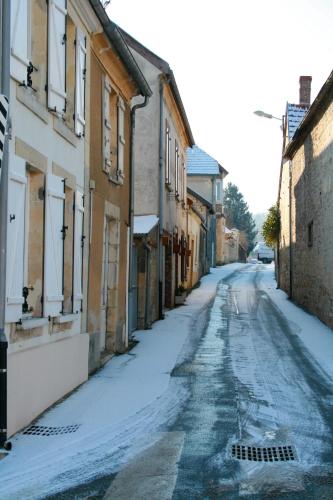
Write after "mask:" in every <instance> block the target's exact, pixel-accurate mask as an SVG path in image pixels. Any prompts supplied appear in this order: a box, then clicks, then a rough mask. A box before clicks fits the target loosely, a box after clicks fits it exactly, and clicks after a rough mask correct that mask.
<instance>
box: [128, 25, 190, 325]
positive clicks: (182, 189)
mask: <svg viewBox="0 0 333 500" xmlns="http://www.w3.org/2000/svg"><path fill="white" fill-rule="evenodd" d="M123 36H124V38H125V40H126V42H127V43H128V44H129V46H130V48H131V50H132V52H133V55H134V57H135V60H136V62H137V64H138V65H139V67H140V69H141V71H142V72H143V74H144V76H145V78H146V80H147V81H148V83H149V86H150V87H151V89H152V91H153V95H152V96H151V98H150V100H149V104H148V106H147V107H145V108H143V109H141V110H138V113H137V118H136V130H135V145H134V155H135V174H134V183H135V193H134V200H135V201H134V210H135V215H136V216H140V215H155V216H157V217H158V218H159V221H160V224H159V227H160V235H159V241H158V268H157V275H158V287H159V288H158V296H159V317H162V311H163V308H164V307H166V308H170V307H173V306H174V303H175V293H176V292H177V290H178V289H179V287H185V286H186V272H187V269H186V250H187V247H188V234H187V231H188V229H187V210H188V207H187V201H186V186H187V180H186V149H187V148H188V147H189V146H191V145H192V144H193V138H192V133H191V130H190V127H189V124H188V121H187V117H186V114H185V110H184V108H183V105H182V102H181V99H180V95H179V92H178V89H177V85H176V82H175V79H174V76H173V73H172V71H171V69H170V67H169V65H168V64H167V63H166V62H165V61H163V60H162V59H161V58H159V57H158V56H156V55H155V54H153V53H152V52H150V51H149V49H147V48H146V47H144V46H143V45H142V44H140V43H139V42H137V41H136V40H134V39H133V38H132V37H131V36H130V35H128V34H127V33H125V32H123Z"/></svg>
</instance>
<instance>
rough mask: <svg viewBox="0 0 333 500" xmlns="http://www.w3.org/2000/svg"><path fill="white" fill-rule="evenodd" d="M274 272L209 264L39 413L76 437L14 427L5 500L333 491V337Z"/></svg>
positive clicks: (332, 494) (1, 470)
mask: <svg viewBox="0 0 333 500" xmlns="http://www.w3.org/2000/svg"><path fill="white" fill-rule="evenodd" d="M273 272H274V268H273V267H272V266H267V265H263V264H254V265H253V264H233V265H230V266H223V267H220V268H216V269H212V272H211V273H210V274H209V275H207V276H206V277H204V278H203V279H202V283H201V286H200V287H199V288H198V289H196V290H194V291H193V292H192V294H191V295H190V296H189V297H188V298H187V303H186V305H185V306H182V307H179V308H176V309H175V310H173V311H170V312H168V313H167V315H166V318H165V320H163V321H160V322H157V323H156V324H155V325H154V329H153V330H151V331H141V332H137V333H136V336H137V338H138V339H139V340H140V342H139V344H138V345H137V346H136V347H135V348H134V349H133V350H132V351H131V353H128V354H126V355H124V356H123V357H118V358H115V359H113V360H112V361H111V362H110V363H109V364H108V365H107V366H106V367H105V368H103V369H102V370H100V371H99V372H98V373H97V374H96V375H95V376H94V377H92V378H91V379H90V381H89V382H88V383H87V384H84V385H83V386H82V387H81V388H80V389H79V390H78V391H77V392H76V393H74V394H73V395H72V396H70V397H69V398H67V399H66V400H65V401H63V402H62V403H61V404H59V405H58V406H57V407H55V408H54V409H53V410H51V411H50V412H47V413H46V414H45V415H44V416H43V417H42V418H41V419H40V421H38V423H40V424H42V425H46V426H51V427H55V426H57V425H64V423H67V424H68V423H71V424H72V425H74V424H77V425H79V429H78V430H77V431H76V432H75V433H73V434H72V435H67V436H66V435H65V436H53V437H48V438H47V437H43V436H29V435H24V434H19V435H17V436H16V438H15V439H14V441H13V451H12V452H11V454H10V455H9V456H8V458H6V459H5V460H3V461H1V462H0V474H1V477H2V478H3V483H2V486H1V488H0V497H1V499H2V498H3V499H7V498H8V499H9V500H12V499H16V498H32V499H34V500H35V499H43V500H44V499H57V500H84V499H85V500H88V499H90V500H92V499H94V500H97V499H105V500H109V499H111V500H116V499H118V500H125V499H126V500H128V499H133V500H134V499H135V500H136V499H145V500H146V499H149V500H168V499H173V500H183V499H198V500H199V499H218V498H227V499H237V498H239V497H243V496H244V497H246V498H250V499H270V498H278V499H279V500H280V499H281V500H283V499H294V498H295V499H325V500H329V499H331V498H333V454H332V450H333V408H332V405H333V378H332V374H333V370H332V365H331V357H330V354H329V353H330V352H332V344H333V339H332V333H331V331H330V330H329V329H328V328H326V327H325V326H324V325H323V324H322V323H320V322H319V321H318V320H317V319H316V318H314V317H313V316H310V315H308V314H307V313H305V312H304V311H302V310H301V309H300V308H298V307H297V306H295V305H294V304H292V303H291V302H290V301H288V300H286V295H285V294H284V293H283V292H281V291H280V290H276V283H275V281H274V279H273ZM171 348H172V349H171ZM138 373H139V374H140V376H138V375H136V374H138ZM143 388H144V389H145V390H144V391H143ZM96 394H98V405H93V404H91V401H93V400H94V398H96ZM120 394H121V395H122V396H121V398H119V395H120ZM115 401H118V408H117V406H116V405H115V404H114V402H115ZM18 470H19V471H20V474H19V475H18V473H17V471H18Z"/></svg>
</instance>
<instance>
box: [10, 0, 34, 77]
mask: <svg viewBox="0 0 333 500" xmlns="http://www.w3.org/2000/svg"><path fill="white" fill-rule="evenodd" d="M29 22H30V1H29V0H11V58H10V73H11V76H12V77H13V78H15V80H18V81H19V82H21V83H22V82H24V83H26V80H27V66H28V65H29V55H30V54H29V43H28V40H29Z"/></svg>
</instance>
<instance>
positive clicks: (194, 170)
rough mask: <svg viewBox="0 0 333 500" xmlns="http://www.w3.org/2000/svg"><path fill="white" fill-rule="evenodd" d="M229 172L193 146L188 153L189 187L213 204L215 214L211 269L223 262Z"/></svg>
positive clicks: (209, 243)
mask: <svg viewBox="0 0 333 500" xmlns="http://www.w3.org/2000/svg"><path fill="white" fill-rule="evenodd" d="M227 175H228V172H227V171H226V170H225V168H223V167H222V165H220V164H219V162H218V161H217V160H215V159H214V158H213V157H212V156H210V155H209V154H207V153H206V152H205V151H203V150H202V149H200V148H199V147H198V146H193V147H192V148H190V149H188V151H187V176H188V185H189V187H190V188H191V189H193V190H194V191H195V192H196V193H198V194H199V195H201V196H202V197H203V198H204V199H206V200H207V201H209V202H210V203H211V204H212V208H213V210H214V213H215V217H214V219H213V224H215V231H211V232H210V234H211V236H210V241H209V242H208V245H209V251H208V255H209V263H210V266H211V267H214V266H216V264H222V262H223V235H224V220H225V219H224V215H223V209H222V206H223V180H224V178H225V177H226V176H227Z"/></svg>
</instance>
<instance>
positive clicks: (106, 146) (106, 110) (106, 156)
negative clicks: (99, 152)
mask: <svg viewBox="0 0 333 500" xmlns="http://www.w3.org/2000/svg"><path fill="white" fill-rule="evenodd" d="M110 97H111V82H110V80H109V79H108V77H107V76H106V75H105V76H104V79H103V170H104V171H105V172H107V173H109V172H110V167H111V116H110V111H111V110H110Z"/></svg>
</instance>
